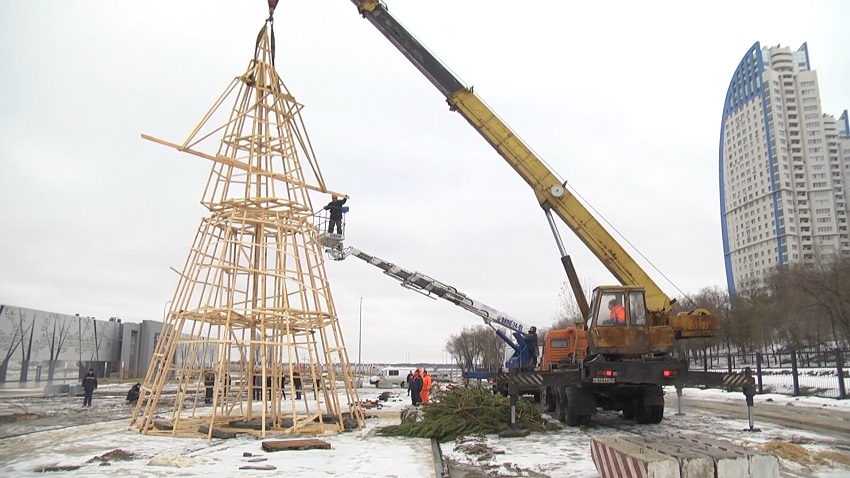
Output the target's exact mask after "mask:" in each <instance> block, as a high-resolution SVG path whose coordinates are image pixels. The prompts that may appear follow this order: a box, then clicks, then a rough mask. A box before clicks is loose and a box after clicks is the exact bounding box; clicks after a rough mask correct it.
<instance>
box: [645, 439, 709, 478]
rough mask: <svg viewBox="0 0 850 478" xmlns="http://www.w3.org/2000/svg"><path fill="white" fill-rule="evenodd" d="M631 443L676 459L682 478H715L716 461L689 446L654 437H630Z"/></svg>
mask: <svg viewBox="0 0 850 478" xmlns="http://www.w3.org/2000/svg"><path fill="white" fill-rule="evenodd" d="M629 441H631V442H632V443H635V444H638V445H643V446H646V447H647V448H650V449H652V450H654V451H657V452H659V453H663V454H665V455H669V456H672V457H673V458H675V459H676V460H677V461H678V462H679V471H680V476H681V478H715V475H714V459H712V458H711V457H710V456H706V455H705V454H703V453H700V452H699V451H697V450H693V449H692V448H691V447H689V446H682V445H680V444H678V443H675V442H674V443H670V442H669V441H667V440H664V439H660V438H653V437H636V438H631V437H630V438H629Z"/></svg>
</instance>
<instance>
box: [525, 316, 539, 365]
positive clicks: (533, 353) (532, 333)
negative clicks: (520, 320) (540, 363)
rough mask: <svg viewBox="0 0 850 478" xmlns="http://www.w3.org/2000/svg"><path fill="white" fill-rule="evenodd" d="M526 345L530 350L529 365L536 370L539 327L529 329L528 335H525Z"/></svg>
mask: <svg viewBox="0 0 850 478" xmlns="http://www.w3.org/2000/svg"><path fill="white" fill-rule="evenodd" d="M525 345H526V347H527V348H528V363H529V366H530V367H531V368H532V369H534V367H536V366H537V327H535V326H533V325H532V326H531V327H529V328H528V333H527V334H525Z"/></svg>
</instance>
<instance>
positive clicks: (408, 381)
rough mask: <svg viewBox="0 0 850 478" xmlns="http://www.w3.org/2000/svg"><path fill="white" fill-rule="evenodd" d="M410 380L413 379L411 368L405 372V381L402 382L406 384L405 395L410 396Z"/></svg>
mask: <svg viewBox="0 0 850 478" xmlns="http://www.w3.org/2000/svg"><path fill="white" fill-rule="evenodd" d="M412 380H413V370H411V371H410V373H408V374H407V378H406V379H405V382H404V383H406V384H407V396H408V397H409V396H410V382H411V381H412Z"/></svg>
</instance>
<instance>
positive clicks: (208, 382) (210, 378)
mask: <svg viewBox="0 0 850 478" xmlns="http://www.w3.org/2000/svg"><path fill="white" fill-rule="evenodd" d="M214 386H215V373H214V372H213V371H212V370H207V373H205V374H204V387H206V395H204V404H206V405H209V404H211V403H212V399H213V387H214Z"/></svg>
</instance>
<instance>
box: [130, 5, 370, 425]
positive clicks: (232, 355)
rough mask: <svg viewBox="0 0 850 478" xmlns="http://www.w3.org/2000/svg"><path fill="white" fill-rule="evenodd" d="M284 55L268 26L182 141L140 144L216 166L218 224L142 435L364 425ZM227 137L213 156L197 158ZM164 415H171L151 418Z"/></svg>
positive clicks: (185, 277)
mask: <svg viewBox="0 0 850 478" xmlns="http://www.w3.org/2000/svg"><path fill="white" fill-rule="evenodd" d="M273 51H274V32H273V30H272V24H271V19H270V20H269V21H267V23H266V25H264V27H263V29H262V30H261V31H260V34H259V35H258V37H257V45H256V50H255V53H254V58H253V59H252V60H251V61H250V63H249V65H248V69H247V71H245V73H244V74H242V75H240V76H239V77H237V78H235V79H234V80H233V82H232V83H231V84H230V86H229V87H228V88H227V89H226V90H225V91H224V93H223V94H222V95H221V97H220V98H219V99H218V100H217V101H216V102H215V104H214V105H213V106H212V108H211V109H210V111H209V112H208V113H207V114H206V115H205V116H204V118H203V119H202V120H201V121H200V123H199V124H198V126H197V127H196V128H195V130H194V131H193V132H192V133H191V134H190V135H189V137H188V138H187V139H186V141H185V142H184V143H183V144H181V145H177V144H173V143H169V142H167V141H163V140H160V139H156V138H153V137H149V136H145V135H142V136H143V137H144V138H146V139H149V140H152V141H155V142H158V143H160V144H164V145H168V146H172V147H174V148H176V149H178V150H180V151H183V152H187V153H190V154H194V155H196V156H200V157H203V158H206V159H209V160H211V161H212V162H213V165H212V170H211V172H210V177H209V180H208V182H207V186H206V188H205V190H204V194H203V197H202V199H201V203H202V204H203V205H204V206H205V207H206V208H208V209H209V211H210V215H209V216H207V217H204V218H202V219H201V224H200V226H199V228H198V233H197V236H196V237H195V241H194V243H193V244H192V248H191V250H190V252H189V256H188V258H187V260H186V264H185V266H184V268H183V271H182V272H181V273H180V278H179V282H178V285H177V290H176V291H175V293H174V296H173V299H172V301H171V309H170V311H169V313H168V316H167V319H166V321H165V324H164V325H163V329H162V333H161V334H160V336H159V337H158V339H157V341H156V344H155V346H154V354H153V360H152V362H151V365H150V368H149V369H148V372H147V376H146V377H145V380H144V383H143V385H142V391H141V396H140V397H139V401H138V403H137V405H136V408H135V410H134V412H133V417H132V420H131V422H130V425H131V427H133V428H135V429H137V430H139V431H140V432H141V433H145V434H160V435H181V436H183V435H194V436H198V435H206V436H207V437H211V436H212V435H213V432H214V430H215V429H222V428H223V429H227V428H233V427H239V428H242V429H243V431H244V429H251V428H253V429H255V430H258V432H255V433H258V434H259V435H261V436H265V433H266V431H267V430H274V431H278V432H284V433H293V432H297V433H323V432H324V431H326V430H328V429H336V430H339V431H342V430H345V429H354V428H361V427H362V426H363V411H362V409H361V408H360V401H359V399H358V397H357V389H356V387H355V384H354V380H353V374H352V372H351V368H350V364H349V361H348V355H347V352H346V349H345V343H344V340H343V337H342V333H341V330H340V327H339V323H338V321H337V315H336V310H335V309H334V303H333V299H332V296H331V290H330V286H329V284H328V279H327V275H326V273H325V267H324V258H323V256H322V247H321V245H320V243H319V239H318V231H317V230H316V227H315V226H314V225H313V223H312V220H311V219H312V214H313V207H312V205H311V202H310V197H309V195H308V190H314V191H321V192H328V191H327V188H326V187H325V184H324V180H323V179H322V175H321V172H320V170H319V167H318V164H317V163H316V161H315V158H314V156H313V151H312V146H311V145H310V141H309V139H308V137H307V134H306V131H305V130H304V125H303V121H302V119H301V116H300V110H301V108H302V105H301V104H299V103H297V102H296V101H295V99H294V98H293V97H292V95H291V94H290V93H289V91H288V90H287V89H286V86H285V85H284V84H283V82H282V81H281V79H280V78H279V77H278V74H277V72H276V71H275V69H274V57H273ZM231 101H232V103H231ZM225 103H227V104H232V107H231V108H228V107H226V106H225ZM216 139H217V140H218V141H219V142H218V144H217V150H216V152H215V153H211V154H210V153H204V152H201V151H200V150H199V149H196V148H197V147H198V146H201V145H203V144H205V143H210V142H212V143H215V140H216ZM212 147H213V148H215V147H216V146H215V144H213V146H212ZM305 161H306V162H307V164H308V165H309V167H310V170H311V172H312V179H313V180H314V181H315V185H311V184H308V179H307V178H305V175H304V174H305V170H304V168H303V167H302V163H303V162H305ZM158 408H159V410H158ZM165 410H167V412H165V413H170V418H169V419H167V420H155V419H154V417H155V416H156V415H158V414H159V415H163V414H164V411H165ZM199 430H200V431H199Z"/></svg>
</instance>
